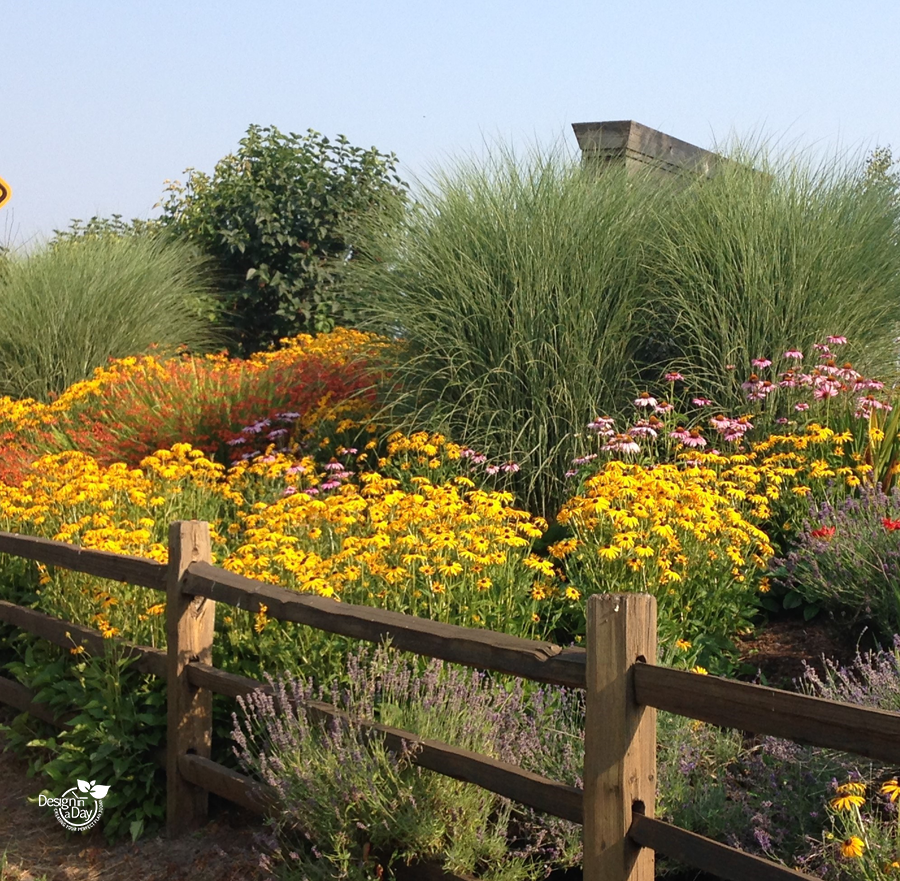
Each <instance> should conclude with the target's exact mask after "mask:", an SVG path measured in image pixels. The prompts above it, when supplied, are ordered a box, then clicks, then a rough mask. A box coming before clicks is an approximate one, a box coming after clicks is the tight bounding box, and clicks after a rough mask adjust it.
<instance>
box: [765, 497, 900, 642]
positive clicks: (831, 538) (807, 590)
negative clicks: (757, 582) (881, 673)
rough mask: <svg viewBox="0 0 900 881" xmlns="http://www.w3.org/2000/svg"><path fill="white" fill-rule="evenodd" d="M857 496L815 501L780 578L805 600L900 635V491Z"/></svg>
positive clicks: (781, 566) (778, 563)
mask: <svg viewBox="0 0 900 881" xmlns="http://www.w3.org/2000/svg"><path fill="white" fill-rule="evenodd" d="M858 492H859V495H858V496H855V497H850V498H843V497H842V496H841V495H838V496H837V498H836V497H835V493H834V492H830V493H829V494H828V495H827V496H826V498H825V499H824V500H823V501H821V502H816V501H812V502H811V504H810V505H809V508H808V511H807V515H806V518H805V519H804V521H803V526H802V528H801V530H800V532H799V535H798V537H797V540H796V542H795V544H794V546H793V547H792V549H791V550H790V551H789V552H788V553H787V555H786V556H785V557H783V558H781V559H779V560H777V561H775V562H774V565H775V566H776V567H777V568H776V569H775V575H776V577H777V578H778V580H779V581H780V582H781V583H782V584H783V585H784V587H785V588H786V589H787V590H789V591H792V592H793V593H794V594H795V595H796V596H798V597H799V598H801V599H802V601H804V602H806V603H809V604H812V605H814V606H815V607H818V608H823V609H825V610H827V611H828V612H831V613H832V614H838V615H841V616H843V617H847V618H849V619H850V620H852V621H858V620H863V621H866V622H867V623H869V624H870V625H871V626H872V627H873V628H874V629H875V631H876V632H877V633H878V634H879V635H880V636H882V637H889V636H890V635H891V634H893V633H897V632H900V488H898V487H894V489H893V490H892V491H891V492H890V493H885V492H884V491H883V490H882V489H881V487H880V486H878V485H876V486H861V487H860V488H859V491H858Z"/></svg>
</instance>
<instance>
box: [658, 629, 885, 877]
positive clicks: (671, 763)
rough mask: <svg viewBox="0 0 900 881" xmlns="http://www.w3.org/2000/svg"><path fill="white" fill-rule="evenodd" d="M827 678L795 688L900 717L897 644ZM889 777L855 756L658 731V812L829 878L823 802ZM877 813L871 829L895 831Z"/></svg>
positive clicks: (690, 727)
mask: <svg viewBox="0 0 900 881" xmlns="http://www.w3.org/2000/svg"><path fill="white" fill-rule="evenodd" d="M824 671H825V672H824V673H823V674H820V673H817V672H816V671H815V670H814V669H813V668H811V667H809V666H807V668H806V670H805V672H804V674H803V677H802V678H801V679H800V681H799V682H798V683H797V684H798V686H799V688H800V690H801V691H803V692H804V693H806V694H811V695H814V696H818V697H824V698H827V699H830V700H835V701H841V702H846V703H854V704H859V705H862V706H868V707H875V708H878V709H883V710H889V711H893V712H898V711H900V637H898V636H895V637H894V639H893V648H892V649H889V650H884V651H878V652H867V653H865V654H862V655H858V656H857V657H856V659H855V661H854V662H853V663H852V664H850V665H849V666H848V667H842V666H840V665H839V664H837V663H835V662H833V661H828V660H826V661H825V662H824ZM669 718H670V717H668V716H667V715H666V714H663V719H664V720H667V719H669ZM674 718H675V717H671V719H673V720H674ZM886 771H887V769H885V768H878V767H872V766H871V765H869V764H868V763H867V762H865V760H862V759H860V758H859V757H857V756H851V755H847V754H841V753H835V752H833V751H831V750H824V749H818V748H814V747H807V746H801V745H799V744H796V743H793V742H792V741H787V740H782V739H780V738H776V737H757V738H752V739H746V738H743V739H742V738H741V737H740V736H738V735H736V734H735V733H731V732H724V731H721V730H719V729H717V728H714V727H713V726H708V725H702V726H696V725H694V724H692V723H690V722H687V721H685V720H678V721H670V722H668V724H665V723H664V724H663V726H662V728H661V731H660V761H659V787H658V790H659V798H660V804H659V806H658V809H657V814H658V815H659V816H661V817H663V818H664V819H666V820H668V821H669V822H672V823H675V824H676V825H679V826H682V827H684V828H687V829H690V830H691V831H693V832H698V833H700V834H703V835H707V836H709V837H711V838H714V839H716V840H718V841H722V842H724V843H726V844H729V845H731V846H732V847H737V848H739V849H741V850H744V851H747V852H749V853H754V854H758V855H760V856H767V857H769V858H774V859H777V860H779V861H782V862H785V863H788V864H793V865H796V866H798V867H801V868H802V869H803V870H804V871H806V872H808V873H812V874H817V875H820V876H822V877H828V878H835V876H834V874H833V872H832V871H831V870H830V869H829V865H828V861H827V860H823V858H822V857H823V854H822V849H821V845H820V842H821V841H822V834H823V832H825V831H827V830H829V829H830V821H829V819H828V815H827V812H826V811H825V809H824V808H825V804H826V802H827V800H828V799H829V798H830V797H832V796H833V795H834V794H835V791H836V787H837V785H838V784H839V783H845V782H846V781H847V780H869V781H871V780H876V779H878V777H879V776H883V774H884V772H886ZM892 773H895V772H892ZM873 803H874V801H873ZM874 809H875V810H876V811H877V812H878V813H879V817H875V816H873V817H872V818H871V821H872V822H876V821H883V820H885V819H887V820H888V821H890V822H893V823H896V817H897V805H896V804H892V803H891V802H890V800H889V799H888V798H887V797H881V799H880V801H878V803H877V804H875V808H874ZM866 810H868V808H867V809H866ZM841 877H843V876H841Z"/></svg>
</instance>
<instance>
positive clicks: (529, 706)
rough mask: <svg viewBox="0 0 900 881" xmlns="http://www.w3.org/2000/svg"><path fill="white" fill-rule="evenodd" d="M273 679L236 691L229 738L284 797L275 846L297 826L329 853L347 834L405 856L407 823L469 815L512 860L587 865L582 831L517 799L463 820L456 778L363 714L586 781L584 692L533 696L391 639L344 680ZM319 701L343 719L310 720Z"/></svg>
mask: <svg viewBox="0 0 900 881" xmlns="http://www.w3.org/2000/svg"><path fill="white" fill-rule="evenodd" d="M270 685H271V688H272V693H271V694H266V693H263V692H255V693H253V694H251V695H248V696H247V697H246V698H243V699H239V706H240V713H239V714H235V715H234V729H233V738H234V742H235V754H236V756H237V757H238V760H239V761H240V763H241V765H242V766H243V767H244V768H245V769H246V770H248V771H250V772H251V773H254V774H255V775H257V776H258V777H260V778H261V779H262V780H264V781H265V782H266V783H268V784H269V785H271V786H273V787H275V789H276V791H277V793H278V797H279V800H280V802H281V805H282V813H283V823H282V824H281V826H282V828H281V833H282V834H280V836H279V839H280V841H279V845H278V848H275V847H273V848H272V851H271V852H272V853H273V854H275V853H276V852H278V850H281V852H283V853H284V852H287V851H288V850H290V849H291V848H292V847H293V845H292V843H291V841H289V840H288V839H287V838H286V837H285V835H286V830H287V828H288V826H290V825H291V824H294V825H297V826H299V827H300V828H303V829H304V830H306V832H307V835H308V837H309V839H310V840H311V841H312V843H313V844H315V845H316V846H317V847H319V848H320V849H322V850H325V849H326V845H329V844H330V840H331V838H332V837H333V836H334V835H337V834H339V833H340V834H344V836H345V838H346V837H347V836H349V837H350V838H351V839H354V840H355V841H356V845H357V847H356V849H358V850H360V851H361V850H362V848H363V846H364V844H365V842H366V841H370V842H372V844H373V845H377V846H381V847H387V848H389V849H391V848H393V849H395V850H397V851H398V852H403V853H404V854H406V855H409V853H410V852H411V850H414V849H415V846H416V841H415V840H414V839H415V834H414V833H413V832H409V831H408V830H415V829H419V828H421V829H425V828H430V829H432V830H434V829H435V828H438V827H439V826H440V824H441V823H445V824H446V826H447V829H448V830H453V831H454V832H458V833H459V834H462V830H463V829H464V828H465V825H466V823H469V824H470V825H472V826H473V828H474V829H475V830H476V834H477V836H480V838H479V840H482V841H485V845H484V846H485V847H487V846H488V845H489V842H487V841H486V839H487V838H489V837H490V834H492V833H491V831H490V830H491V828H492V826H496V830H495V831H496V832H498V833H499V834H500V836H501V838H502V839H503V841H504V847H505V848H506V849H507V850H508V855H509V859H511V860H521V859H525V860H527V861H529V863H530V864H531V865H537V866H541V867H542V871H543V872H549V871H550V870H551V868H554V867H564V866H573V865H576V864H578V862H580V859H581V841H580V838H581V830H580V827H578V826H576V825H575V824H572V823H568V822H566V821H564V820H559V819H556V818H552V817H548V816H545V815H542V814H539V813H537V812H535V811H532V810H530V809H525V808H521V807H514V806H513V805H512V804H511V803H510V802H509V801H508V800H506V799H501V798H499V797H498V796H495V795H493V794H491V793H488V792H487V791H486V790H482V791H480V792H481V795H480V796H478V811H476V813H477V814H478V816H475V815H469V816H467V815H466V812H467V811H468V812H469V814H471V811H472V805H471V804H470V803H469V801H465V800H464V801H461V802H460V801H457V802H456V803H454V799H455V798H458V797H456V796H454V793H456V792H457V791H458V790H459V787H458V784H456V783H455V782H454V781H450V780H448V778H443V777H440V776H439V775H435V774H432V773H430V772H423V771H422V770H421V769H419V768H417V767H413V766H412V759H413V756H414V753H415V750H414V749H411V748H407V749H404V750H403V752H402V753H401V754H395V753H391V752H389V751H386V750H385V749H384V748H383V746H382V747H380V746H379V744H381V743H382V742H381V741H380V740H377V739H373V738H371V737H368V736H366V734H365V731H364V729H363V728H362V727H361V726H360V725H359V724H358V721H357V720H360V719H371V720H378V721H380V722H381V723H383V724H386V725H389V726H391V727H394V728H401V729H406V730H413V731H416V733H417V734H419V735H420V736H421V737H424V738H428V739H435V740H441V741H444V742H447V743H450V744H452V745H454V746H456V747H459V748H462V749H468V750H473V751H476V752H480V753H482V754H486V755H489V756H492V757H495V758H497V759H500V760H502V761H507V762H511V763H515V764H518V765H520V766H521V767H524V768H525V769H526V770H530V771H533V772H535V773H540V774H544V775H546V776H549V777H552V778H554V779H557V780H560V781H562V782H566V783H568V784H570V785H573V786H581V785H582V781H581V776H580V775H581V769H582V766H583V761H584V747H583V733H582V732H583V726H584V708H583V698H582V695H581V693H580V692H578V691H568V690H565V689H560V688H555V687H546V688H537V689H533V690H532V692H531V693H530V694H526V692H525V689H524V688H523V684H522V681H521V680H513V681H512V684H511V685H509V686H508V687H507V686H506V685H505V683H504V682H503V681H501V680H500V679H498V678H496V677H488V676H486V675H485V674H483V673H479V672H476V671H472V670H468V669H465V670H463V669H460V668H458V667H451V666H449V665H445V664H443V663H442V662H440V661H431V662H429V663H427V664H424V663H423V662H422V661H421V660H419V659H410V658H409V657H408V656H407V657H404V656H401V655H399V654H398V653H397V652H395V651H393V650H391V649H388V648H385V647H379V648H378V649H376V650H375V652H374V654H371V653H370V652H369V650H368V649H367V648H365V647H364V648H362V649H361V650H360V651H358V652H357V653H356V654H352V655H350V656H349V658H348V663H347V671H346V678H345V680H344V683H343V685H339V684H338V683H337V682H335V683H332V685H331V686H330V687H329V688H327V689H325V688H320V689H319V690H318V691H317V692H316V693H315V694H314V689H313V686H312V685H311V684H310V683H309V682H307V681H305V680H303V679H284V678H283V679H280V680H270ZM314 698H317V699H318V700H326V699H327V700H329V701H330V703H332V704H333V705H335V706H337V707H339V708H341V709H342V710H343V711H344V712H345V713H346V714H347V720H348V721H347V724H344V725H336V724H332V723H329V724H322V723H316V722H314V721H313V719H312V717H311V714H310V713H309V712H308V711H307V709H306V707H307V706H308V705H309V702H310V701H312V700H313V699H314ZM326 769H327V775H326V777H325V778H323V771H325V770H326ZM365 781H369V783H368V787H367V786H366V783H365ZM379 787H383V788H384V797H383V798H382V799H380V800H379V798H377V797H376V795H375V794H374V793H373V791H372V790H376V789H378V788H379ZM469 792H470V796H471V790H469ZM467 805H468V806H467ZM448 811H449V818H448V816H445V815H446V814H447V812H448ZM341 817H343V818H344V820H345V821H346V818H347V817H352V818H353V824H361V826H360V828H359V830H358V831H356V827H355V826H354V828H353V829H350V830H349V831H348V829H346V828H344V827H342V829H341V830H339V829H338V828H337V826H336V825H335V824H336V823H338V821H339V819H340V818H341ZM501 821H502V822H501ZM353 824H351V825H353ZM344 826H345V827H346V822H344ZM404 830H407V833H404ZM404 834H407V837H406V838H404Z"/></svg>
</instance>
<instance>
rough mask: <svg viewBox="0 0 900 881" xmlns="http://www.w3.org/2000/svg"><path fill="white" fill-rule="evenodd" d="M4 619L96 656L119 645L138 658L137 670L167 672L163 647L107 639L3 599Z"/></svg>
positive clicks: (1, 613)
mask: <svg viewBox="0 0 900 881" xmlns="http://www.w3.org/2000/svg"><path fill="white" fill-rule="evenodd" d="M0 621H4V622H6V623H7V624H13V625H14V626H16V627H19V628H21V629H22V630H25V631H27V632H28V633H32V634H34V635H35V636H39V637H41V639H46V640H47V641H48V642H52V643H53V644H54V645H58V646H61V647H62V648H67V649H71V648H76V647H77V646H83V647H84V648H85V650H86V651H88V652H89V653H90V654H92V655H101V654H103V653H104V652H106V651H108V650H109V649H110V648H112V647H113V646H115V648H116V652H117V653H119V654H121V655H123V656H127V657H133V658H135V662H134V666H135V669H137V670H140V671H141V672H142V673H150V674H152V675H153V676H165V675H166V653H165V652H164V651H163V650H162V649H156V648H151V647H150V646H146V645H134V644H133V643H130V642H126V641H125V640H122V639H104V638H103V635H102V634H101V633H100V631H99V630H93V629H91V628H90V627H82V626H81V625H80V624H72V623H71V622H69V621H63V620H61V619H60V618H54V617H53V616H51V615H46V614H44V612H38V611H36V610H35V609H26V608H24V607H23V606H16V605H14V604H13V603H7V602H6V601H4V600H0Z"/></svg>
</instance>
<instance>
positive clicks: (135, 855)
mask: <svg viewBox="0 0 900 881" xmlns="http://www.w3.org/2000/svg"><path fill="white" fill-rule="evenodd" d="M2 712H3V713H4V716H3V718H0V721H4V722H5V721H7V720H8V718H9V716H10V714H9V713H8V712H7V711H5V710H4V711H2ZM5 747H6V741H5V739H4V738H3V736H2V735H0V881H115V879H120V878H128V879H131V881H188V879H190V881H262V879H263V878H264V877H266V876H265V875H264V874H263V873H262V872H261V871H260V870H259V867H258V863H259V860H258V857H257V856H256V854H255V852H254V846H253V837H254V835H255V834H256V833H258V832H259V831H260V825H259V819H258V818H257V817H255V816H253V815H251V814H247V813H244V812H242V811H240V810H238V809H237V808H233V807H230V806H226V805H225V804H224V803H222V802H217V801H216V800H215V799H213V800H212V808H213V811H212V814H213V820H212V822H211V823H210V824H209V825H208V826H206V827H205V828H204V829H203V830H202V831H201V832H199V833H197V834H195V835H190V836H187V837H185V838H181V839H178V840H175V841H171V840H167V839H164V838H161V837H154V838H145V839H143V840H141V841H139V842H137V843H136V844H132V843H131V842H124V841H123V842H120V843H119V844H116V845H108V844H106V843H105V842H104V840H103V836H102V834H101V833H99V832H97V833H94V834H78V835H74V834H71V835H70V834H68V833H66V832H65V830H64V829H63V828H62V827H61V826H59V825H58V824H57V822H56V820H55V819H54V817H53V815H52V812H51V811H50V810H49V809H47V808H39V807H38V806H37V805H32V804H29V803H28V801H27V799H28V798H29V797H34V796H36V795H37V794H38V793H39V792H41V791H42V789H43V788H44V783H43V782H42V781H41V780H40V779H38V778H36V777H29V776H28V775H27V764H26V763H25V762H24V761H22V759H20V758H18V757H17V756H15V755H13V754H12V753H10V752H5V751H3V750H4V749H5ZM4 852H5V858H4V856H3V855H4Z"/></svg>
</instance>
